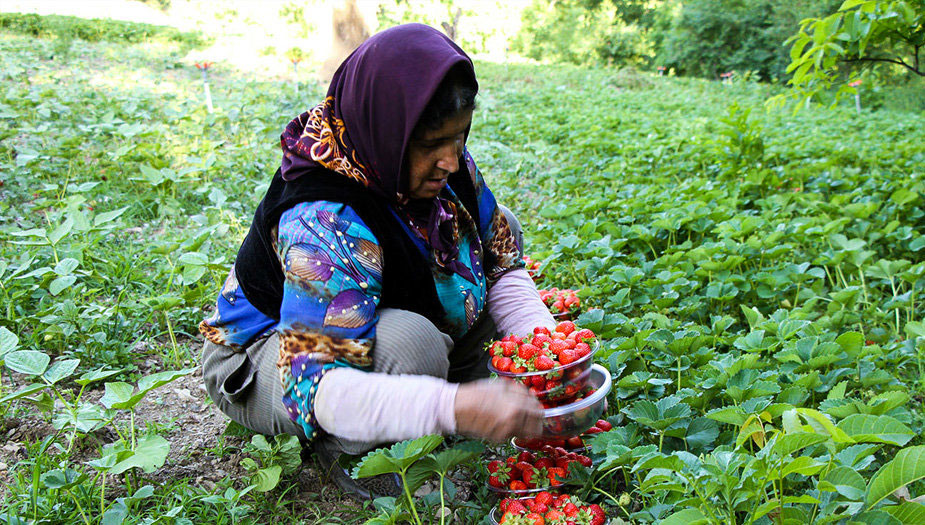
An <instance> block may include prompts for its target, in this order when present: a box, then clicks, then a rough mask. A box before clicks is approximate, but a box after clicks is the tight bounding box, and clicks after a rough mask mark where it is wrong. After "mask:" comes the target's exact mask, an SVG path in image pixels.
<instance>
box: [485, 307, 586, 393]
mask: <svg viewBox="0 0 925 525" xmlns="http://www.w3.org/2000/svg"><path fill="white" fill-rule="evenodd" d="M594 339H595V336H594V332H592V331H591V330H589V329H587V328H584V329H580V330H579V329H578V328H577V327H576V326H575V323H573V322H571V321H562V322H561V323H559V324H558V325H557V326H556V329H555V330H554V331H550V330H549V329H548V328H546V327H544V326H539V327H537V328H534V329H533V335H532V336H528V337H526V338H521V337H517V336H514V335H508V336H505V337H504V338H502V339H501V340H500V341H495V342H494V343H492V344H491V346H490V347H489V352H490V353H491V356H492V357H491V366H492V367H493V368H494V371H495V372H497V373H498V374H499V375H502V376H505V377H511V376H518V375H520V374H528V375H525V376H523V377H517V378H516V379H518V380H520V381H522V382H523V384H524V385H526V386H527V387H528V388H529V389H530V391H531V392H532V393H533V395H535V396H536V397H537V399H539V400H540V401H541V402H545V403H552V404H551V405H550V406H547V407H546V408H551V407H552V406H558V405H559V404H563V403H572V402H574V401H576V400H578V399H581V398H582V397H583V396H584V395H587V394H588V392H584V391H583V389H582V387H583V385H582V381H581V377H582V374H586V373H587V370H588V366H573V367H568V365H572V364H573V363H576V362H578V361H581V360H583V359H584V358H586V357H588V356H589V355H590V354H591V344H593V343H594ZM588 365H589V366H590V363H588ZM560 367H561V368H560ZM547 370H548V371H549V372H548V373H545V374H530V373H531V372H544V371H547Z"/></svg>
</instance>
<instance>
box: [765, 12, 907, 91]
mask: <svg viewBox="0 0 925 525" xmlns="http://www.w3.org/2000/svg"><path fill="white" fill-rule="evenodd" d="M791 41H792V42H793V45H792V47H791V50H790V55H791V57H792V61H791V63H790V66H789V67H788V68H787V71H788V72H792V73H793V78H791V79H790V81H789V84H790V85H792V86H793V87H794V89H793V91H792V92H791V94H790V96H791V97H793V98H799V99H801V100H802V101H808V100H811V99H812V97H814V96H816V95H818V94H819V93H820V92H822V91H824V90H828V89H830V88H832V87H833V86H834V85H835V84H837V83H839V82H840V78H843V79H844V81H842V82H840V85H839V88H838V91H837V94H836V100H838V98H840V96H842V95H844V94H846V93H854V92H855V88H854V87H851V86H849V85H848V84H849V82H850V81H852V80H855V79H856V77H857V76H858V75H859V74H860V73H861V72H863V71H864V70H865V69H871V68H875V67H888V68H891V69H892V70H894V71H895V70H899V71H903V72H905V73H907V74H908V73H911V74H915V75H917V76H919V77H925V56H922V55H923V54H925V53H923V51H922V47H925V0H907V1H902V0H889V1H888V0H847V1H845V2H844V3H843V4H842V5H841V7H840V8H839V9H838V11H837V12H835V13H833V14H831V15H828V16H826V17H821V18H810V19H807V20H804V21H803V22H802V23H801V24H800V28H799V31H798V32H797V34H796V35H794V36H793V37H792V38H791ZM845 77H847V78H845ZM778 100H781V99H780V98H779V99H778ZM797 107H799V106H797Z"/></svg>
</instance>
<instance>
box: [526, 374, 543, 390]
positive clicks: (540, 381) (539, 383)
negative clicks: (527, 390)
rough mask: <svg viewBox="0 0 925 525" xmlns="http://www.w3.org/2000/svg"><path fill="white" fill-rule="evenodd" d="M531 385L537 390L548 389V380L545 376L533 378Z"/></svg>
mask: <svg viewBox="0 0 925 525" xmlns="http://www.w3.org/2000/svg"><path fill="white" fill-rule="evenodd" d="M530 383H531V384H532V385H533V386H535V387H536V388H540V389H545V388H546V378H545V377H543V376H541V375H540V376H533V377H531V378H530Z"/></svg>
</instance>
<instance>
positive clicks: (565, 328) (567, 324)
mask: <svg viewBox="0 0 925 525" xmlns="http://www.w3.org/2000/svg"><path fill="white" fill-rule="evenodd" d="M556 331H557V332H561V333H563V334H565V335H568V334H570V333H572V332H574V331H575V323H573V322H571V321H562V322H561V323H559V324H557V325H556Z"/></svg>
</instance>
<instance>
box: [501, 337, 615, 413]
mask: <svg viewBox="0 0 925 525" xmlns="http://www.w3.org/2000/svg"><path fill="white" fill-rule="evenodd" d="M598 348H600V344H599V343H598V342H597V341H595V342H594V346H592V347H591V353H589V354H588V355H586V356H584V357H582V358H581V359H576V360H575V361H572V362H571V363H569V364H567V365H561V366H557V367H555V368H551V369H549V370H538V371H536V372H523V373H520V374H514V373H511V372H502V371H500V370H498V369H497V368H495V367H493V366H491V361H489V362H488V370H489V371H490V372H491V373H493V374H496V375H497V376H498V377H504V378H507V379H513V380H515V381H519V382H521V383H524V384H525V385H527V386H529V383H530V382H531V381H532V379H533V378H534V377H537V376H541V377H543V378H544V379H545V380H547V381H549V380H559V381H560V382H559V384H558V385H557V386H555V387H553V388H550V389H544V390H540V391H539V392H537V394H536V397H537V399H539V400H540V401H567V400H568V398H570V397H573V396H575V395H576V394H577V393H578V392H581V391H582V390H583V389H584V388H585V387H586V386H588V380H589V379H590V377H591V365H592V364H593V363H594V354H595V353H597V350H598Z"/></svg>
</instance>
